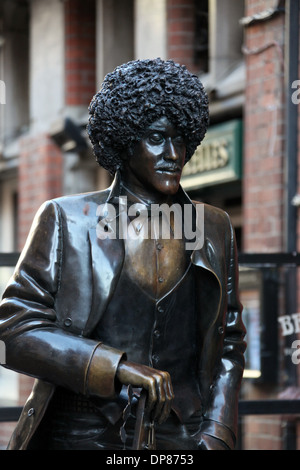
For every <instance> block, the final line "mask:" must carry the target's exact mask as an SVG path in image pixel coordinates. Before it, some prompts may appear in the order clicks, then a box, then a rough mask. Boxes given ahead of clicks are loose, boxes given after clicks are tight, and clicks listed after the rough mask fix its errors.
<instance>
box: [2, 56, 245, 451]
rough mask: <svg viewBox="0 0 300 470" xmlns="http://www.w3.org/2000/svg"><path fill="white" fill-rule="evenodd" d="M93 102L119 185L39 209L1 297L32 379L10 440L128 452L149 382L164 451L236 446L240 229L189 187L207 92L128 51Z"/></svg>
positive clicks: (16, 355)
mask: <svg viewBox="0 0 300 470" xmlns="http://www.w3.org/2000/svg"><path fill="white" fill-rule="evenodd" d="M89 112H90V118H89V124H88V133H89V137H90V139H91V142H92V144H93V147H94V152H95V155H96V159H97V161H98V162H99V164H100V165H102V166H103V167H104V168H106V169H107V170H108V171H109V172H110V173H111V174H112V175H114V181H113V183H112V186H111V187H110V188H109V189H107V190H105V191H100V192H91V193H88V194H80V195H75V196H68V197H62V198H58V199H55V200H52V201H48V202H46V203H45V204H44V205H43V206H42V207H41V209H40V210H39V212H38V214H37V215H36V218H35V220H34V223H33V226H32V229H31V232H30V235H29V238H28V241H27V243H26V246H25V248H24V250H23V252H22V254H21V257H20V260H19V262H18V265H17V267H16V270H15V273H14V276H13V278H12V279H11V281H10V283H9V284H8V286H7V288H6V290H5V292H4V295H3V300H2V303H1V306H0V338H1V340H3V341H5V345H6V362H7V364H6V365H7V367H9V368H11V369H14V370H16V371H19V372H21V373H25V374H28V375H30V376H33V377H36V379H37V380H36V381H35V385H34V389H33V392H32V394H31V395H30V397H29V399H28V401H27V403H26V404H25V406H24V409H23V412H22V414H21V417H20V420H19V423H18V424H17V427H16V429H15V431H14V433H13V436H12V438H11V441H10V444H9V448H10V449H39V450H40V449H123V448H124V446H125V448H127V449H130V448H131V446H132V442H133V435H134V429H135V423H136V419H135V416H136V407H137V403H138V397H139V395H140V394H141V391H145V392H146V393H147V400H146V411H145V413H146V412H147V416H149V417H150V422H151V433H155V440H156V448H157V449H168V450H172V449H173V450H179V449H209V450H210V449H233V448H234V445H235V436H236V427H237V400H238V392H239V388H240V383H241V378H242V373H243V367H244V362H243V361H244V360H243V353H244V349H245V343H244V340H243V338H244V335H245V329H244V325H243V323H242V319H241V310H242V309H241V304H240V302H239V299H238V286H237V261H236V247H235V239H234V232H233V229H232V226H231V223H230V220H229V217H228V215H227V214H226V213H224V212H223V211H221V210H220V209H217V208H214V207H210V206H208V205H204V204H201V203H196V202H192V201H191V200H190V198H189V197H188V196H187V194H186V193H185V192H184V191H183V189H182V188H181V186H180V178H181V173H182V169H183V166H184V164H185V163H186V162H187V161H188V160H189V159H190V158H191V157H192V155H193V153H194V151H195V149H196V147H197V146H198V145H199V144H200V143H201V141H202V139H203V137H204V135H205V132H206V129H207V126H208V100H207V96H206V94H205V92H204V89H203V86H202V84H201V83H200V81H199V79H198V78H197V77H196V76H195V75H192V74H191V73H190V72H189V71H188V70H187V69H186V68H185V67H184V66H180V65H178V64H175V63H174V62H172V61H163V60H160V59H156V60H143V61H132V62H129V63H127V64H124V65H122V66H120V67H117V68H116V69H115V70H114V71H113V72H112V73H110V74H108V75H107V76H106V77H105V80H104V82H103V85H102V88H101V90H100V91H99V92H98V93H97V94H96V95H95V96H94V98H93V100H92V102H91V104H90V108H89ZM192 238H193V239H192ZM128 386H129V388H128ZM132 389H133V393H134V394H133V396H132V393H131V394H130V397H129V398H130V399H131V402H132V403H131V413H127V414H126V413H125V414H124V408H125V409H126V405H127V402H128V390H132ZM127 409H128V407H127ZM122 429H123V431H124V430H125V433H126V434H125V433H124V432H123V434H122V432H121V433H120V430H122ZM152 444H153V443H152Z"/></svg>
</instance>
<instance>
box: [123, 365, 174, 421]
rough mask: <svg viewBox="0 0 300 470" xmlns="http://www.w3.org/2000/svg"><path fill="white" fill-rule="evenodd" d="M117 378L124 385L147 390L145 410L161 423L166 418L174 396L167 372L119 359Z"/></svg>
mask: <svg viewBox="0 0 300 470" xmlns="http://www.w3.org/2000/svg"><path fill="white" fill-rule="evenodd" d="M117 378H118V380H119V381H120V382H121V383H122V384H124V385H132V386H133V387H141V388H143V389H145V390H147V392H148V398H147V411H148V412H149V414H150V416H151V418H152V419H154V420H155V421H158V423H160V424H161V423H163V422H164V421H165V420H166V419H167V418H168V416H169V414H170V411H171V405H172V400H173V398H174V394H173V387H172V383H171V377H170V374H169V373H168V372H164V371H160V370H156V369H152V368H151V367H147V366H145V365H142V364H135V363H133V362H129V361H121V362H120V364H119V367H118V369H117Z"/></svg>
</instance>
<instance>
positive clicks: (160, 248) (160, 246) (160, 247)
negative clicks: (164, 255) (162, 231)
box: [156, 243, 163, 251]
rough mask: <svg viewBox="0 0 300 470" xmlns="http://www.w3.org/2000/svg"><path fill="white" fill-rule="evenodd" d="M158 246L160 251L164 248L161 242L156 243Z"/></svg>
mask: <svg viewBox="0 0 300 470" xmlns="http://www.w3.org/2000/svg"><path fill="white" fill-rule="evenodd" d="M156 248H157V249H158V251H161V250H162V249H163V246H162V244H161V243H158V244H157V245H156Z"/></svg>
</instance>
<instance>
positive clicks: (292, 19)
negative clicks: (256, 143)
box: [285, 0, 299, 253]
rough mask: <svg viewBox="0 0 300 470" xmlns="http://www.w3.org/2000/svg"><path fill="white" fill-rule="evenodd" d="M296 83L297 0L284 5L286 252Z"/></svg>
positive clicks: (293, 230) (294, 186)
mask: <svg viewBox="0 0 300 470" xmlns="http://www.w3.org/2000/svg"><path fill="white" fill-rule="evenodd" d="M298 79H299V0H287V1H286V39H285V90H286V155H285V157H286V182H285V183H286V249H287V252H288V253H292V252H294V251H297V208H296V207H295V206H294V205H293V204H292V199H293V197H294V196H295V195H296V194H297V190H298V178H297V176H298V175H297V167H298V105H296V104H294V103H293V102H292V99H291V90H292V83H293V82H294V81H295V80H298Z"/></svg>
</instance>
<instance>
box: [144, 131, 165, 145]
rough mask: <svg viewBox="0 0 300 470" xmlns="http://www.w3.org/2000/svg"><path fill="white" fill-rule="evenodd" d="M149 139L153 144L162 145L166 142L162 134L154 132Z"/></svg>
mask: <svg viewBox="0 0 300 470" xmlns="http://www.w3.org/2000/svg"><path fill="white" fill-rule="evenodd" d="M148 139H149V142H151V143H152V144H161V143H162V142H163V141H164V136H163V135H162V134H161V133H160V132H152V133H151V134H149V136H148Z"/></svg>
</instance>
